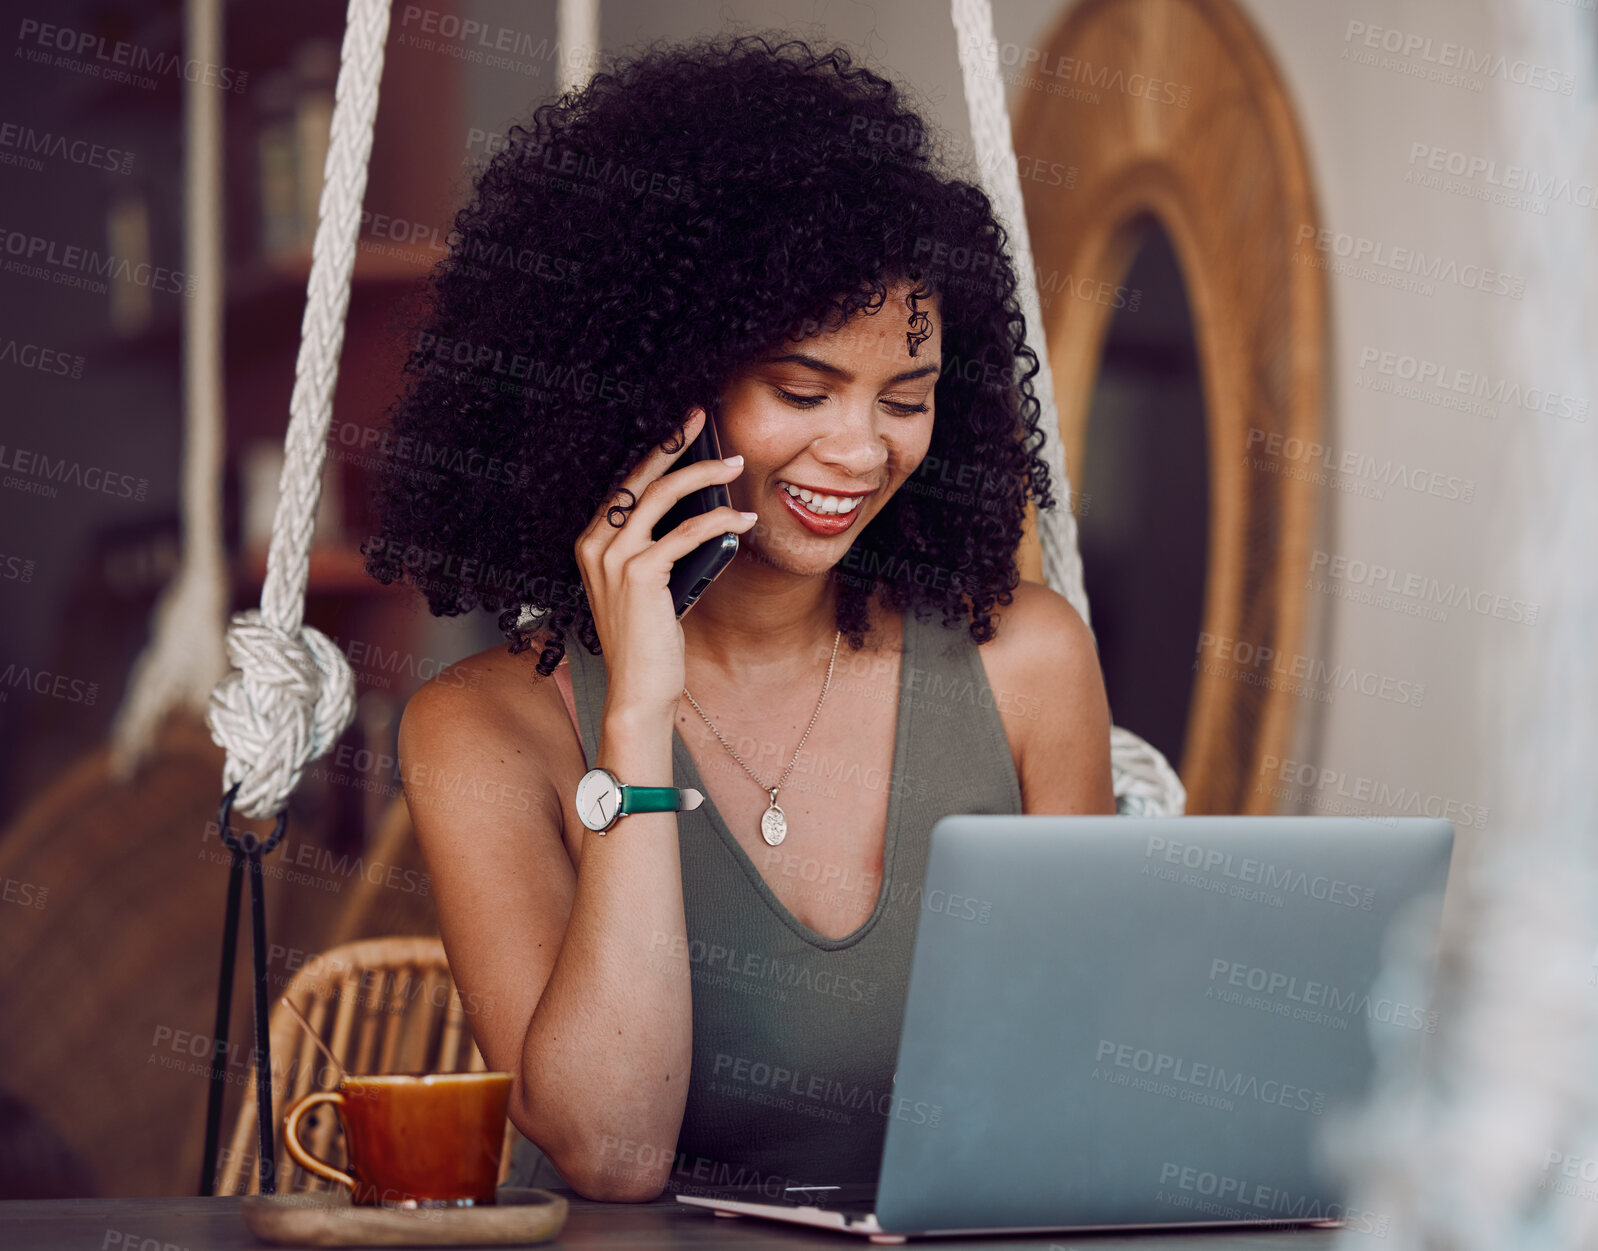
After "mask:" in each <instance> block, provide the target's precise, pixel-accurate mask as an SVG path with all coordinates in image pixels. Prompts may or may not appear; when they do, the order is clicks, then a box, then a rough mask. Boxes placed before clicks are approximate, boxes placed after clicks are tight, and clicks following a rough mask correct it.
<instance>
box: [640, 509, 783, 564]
mask: <svg viewBox="0 0 1598 1251" xmlns="http://www.w3.org/2000/svg"><path fill="white" fill-rule="evenodd" d="M759 519H760V518H759V517H758V516H757V515H756V514H755V513H744V512H739V511H738V510H737V509H736V508H713V509H711V510H710V511H709V512H708V513H700V514H699V515H698V516H697V517H690V518H688V520H687V521H685V522H683V523H682V524H681V525H679V526H676V527H675V528H673V529H672V531H671V532H670V533H669V534H664V535H662V536H661V537H660V538H659V539H657V540H656V541H655V542H654V543H652V544H650V546H649V548H648V555H649V556H650V557H651V558H654V559H660V560H662V561H664V562H665V563H666V565H668V566H670V565H674V564H676V563H677V562H678V561H679V560H681V559H682V558H683V557H684V556H686V555H688V553H689V552H691V551H693V550H694V548H696V547H698V546H699V545H700V544H701V543H705V542H708V541H709V540H711V539H713V538H715V537H716V536H717V535H721V534H728V533H732V534H742V533H743V532H744V531H746V530H748V529H750V528H751V527H752V526H753V525H754V524H755V522H756V521H758V520H759Z"/></svg>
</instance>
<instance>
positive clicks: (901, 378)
mask: <svg viewBox="0 0 1598 1251" xmlns="http://www.w3.org/2000/svg"><path fill="white" fill-rule="evenodd" d="M763 363H764V364H767V365H787V364H793V365H803V366H804V367H805V368H806V369H814V370H815V371H816V372H817V373H823V374H831V375H832V376H833V377H835V378H841V379H842V380H843V381H845V382H853V381H854V375H853V374H852V373H850V372H849V371H848V370H847V369H844V368H842V367H841V366H838V365H834V364H833V363H832V362H831V361H824V360H822V359H821V358H820V357H819V356H810V355H808V354H807V353H804V352H789V353H788V354H787V355H785V356H768V357H767V358H766V359H765V361H764V362H763ZM941 372H942V371H941V370H940V369H939V367H938V366H936V365H923V366H922V367H921V368H920V369H907V370H905V371H904V372H903V373H898V374H894V375H893V377H891V378H889V379H888V383H889V385H890V386H891V385H892V384H894V383H896V382H909V381H910V380H911V379H912V378H924V377H926V376H927V375H928V374H937V373H941Z"/></svg>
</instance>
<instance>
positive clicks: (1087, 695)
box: [978, 582, 1115, 814]
mask: <svg viewBox="0 0 1598 1251" xmlns="http://www.w3.org/2000/svg"><path fill="white" fill-rule="evenodd" d="M1014 596H1015V602H1014V603H1012V604H1011V605H1010V606H1009V607H1008V608H1003V609H1001V610H1000V617H999V626H998V632H997V633H996V635H995V636H994V638H993V640H992V641H991V642H990V643H987V644H985V645H984V646H983V647H982V648H981V649H980V651H979V652H978V654H979V655H980V656H981V657H982V660H983V665H984V667H985V669H986V672H987V676H988V685H989V686H990V687H991V688H992V690H993V697H994V701H995V703H996V704H997V705H998V708H999V717H1000V720H1001V721H1002V722H1003V724H1004V732H1005V737H1006V738H1007V739H1008V740H1009V742H1010V750H1011V754H1012V755H1013V756H1014V757H1015V762H1016V773H1017V775H1018V776H1019V777H1020V779H1021V800H1022V811H1023V812H1029V813H1031V812H1046V813H1086V814H1092V813H1105V814H1111V813H1114V811H1115V792H1114V789H1113V785H1112V782H1111V775H1110V709H1109V701H1108V699H1107V698H1106V696H1105V693H1104V678H1103V675H1102V673H1101V672H1100V670H1099V654H1098V648H1097V647H1096V645H1095V644H1094V641H1093V634H1092V632H1091V631H1090V630H1089V629H1088V627H1087V625H1086V623H1084V622H1083V620H1082V618H1081V616H1080V615H1079V614H1078V613H1077V611H1076V609H1074V608H1072V607H1071V604H1070V601H1068V600H1067V599H1066V598H1065V596H1063V595H1060V594H1059V593H1058V592H1055V591H1052V590H1050V589H1049V588H1048V587H1046V586H1042V585H1040V584H1039V583H1036V582H1022V583H1021V584H1020V585H1019V586H1017V587H1016V589H1015V592H1014Z"/></svg>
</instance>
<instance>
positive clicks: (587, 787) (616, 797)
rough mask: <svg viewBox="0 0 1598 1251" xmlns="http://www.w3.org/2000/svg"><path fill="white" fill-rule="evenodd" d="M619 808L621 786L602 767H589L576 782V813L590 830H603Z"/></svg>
mask: <svg viewBox="0 0 1598 1251" xmlns="http://www.w3.org/2000/svg"><path fill="white" fill-rule="evenodd" d="M620 809H621V787H619V786H618V785H616V779H615V778H613V777H611V776H610V774H608V773H606V772H605V771H604V770H603V769H590V770H589V771H588V772H587V773H585V774H583V777H582V781H580V782H578V783H577V815H578V817H579V818H580V819H581V820H582V823H583V824H584V825H586V826H587V827H588V828H589V829H591V830H603V829H605V828H606V827H607V826H609V825H610V823H611V822H612V821H613V820H615V819H616V813H617V812H618V811H619V810H620Z"/></svg>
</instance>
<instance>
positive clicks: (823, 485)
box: [716, 284, 942, 576]
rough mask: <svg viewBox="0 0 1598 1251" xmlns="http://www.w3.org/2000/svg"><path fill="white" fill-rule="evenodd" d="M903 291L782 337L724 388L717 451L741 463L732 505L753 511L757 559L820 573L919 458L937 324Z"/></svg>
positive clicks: (744, 544) (748, 544)
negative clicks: (832, 324)
mask: <svg viewBox="0 0 1598 1251" xmlns="http://www.w3.org/2000/svg"><path fill="white" fill-rule="evenodd" d="M911 290H912V288H911V286H909V285H908V284H899V285H897V286H890V287H889V288H888V298H887V299H886V300H884V301H883V303H882V305H881V306H880V307H879V308H877V309H876V310H875V311H874V312H861V313H858V314H856V315H855V316H854V317H851V318H850V319H849V320H848V322H846V323H845V324H844V325H843V326H841V327H839V328H838V329H836V330H830V331H826V332H823V333H821V334H818V335H815V336H813V337H811V338H808V339H805V340H803V341H802V342H800V343H793V342H791V341H784V342H783V343H782V344H780V345H779V346H778V347H776V348H774V349H773V350H772V351H771V352H770V353H768V354H767V355H766V356H765V357H764V358H763V359H761V360H757V361H755V362H753V363H752V364H750V365H748V366H747V367H745V368H744V369H743V370H741V371H740V372H739V373H738V374H737V375H735V376H734V377H733V378H732V379H731V380H730V381H729V383H728V384H727V386H726V387H725V388H723V391H722V407H721V413H720V416H719V419H718V421H717V426H716V429H717V433H718V435H719V437H720V440H721V451H722V455H723V456H731V455H733V454H735V453H741V454H742V455H743V457H744V469H743V472H742V473H741V474H739V475H738V477H737V478H735V479H734V480H733V481H732V483H731V484H730V485H729V488H728V489H729V490H730V492H731V494H732V503H733V507H734V508H739V509H743V510H745V511H748V512H754V513H759V514H760V520H759V521H758V522H757V523H756V524H755V526H754V528H753V529H751V530H749V531H748V532H747V533H745V534H744V535H743V536H742V537H741V538H740V540H739V542H740V545H741V548H742V549H743V550H744V551H746V552H747V553H748V555H750V556H751V557H753V558H755V559H757V560H759V561H760V562H761V563H763V564H768V565H772V566H775V567H777V568H779V569H783V570H785V571H787V572H790V573H795V574H800V575H808V576H814V575H817V574H821V573H825V572H826V571H827V570H829V569H831V568H832V567H833V566H834V565H836V564H837V563H838V562H839V561H840V560H842V559H843V556H844V553H845V552H847V551H848V550H849V546H850V544H852V543H853V542H854V540H855V538H856V537H857V536H858V535H859V534H860V532H861V530H862V529H864V527H865V526H866V525H867V524H868V523H869V522H870V521H871V519H872V518H873V517H874V516H876V515H877V514H878V513H879V512H881V511H882V510H883V509H884V508H886V507H887V505H888V501H889V500H890V499H892V498H893V493H894V492H895V491H897V490H898V489H899V487H900V486H901V485H902V484H903V482H904V480H905V479H906V478H907V477H909V476H910V474H912V473H914V472H915V469H916V467H917V466H918V465H919V464H920V463H921V460H922V458H923V457H924V456H925V455H926V454H927V448H928V446H929V445H930V444H931V442H932V420H933V389H934V386H935V384H936V383H937V380H938V369H939V362H940V361H941V359H942V322H941V320H940V318H939V315H938V309H937V301H936V300H927V299H921V300H919V301H918V309H913V308H912V307H911V305H910V303H909V300H908V295H909V293H910V291H911ZM917 311H919V314H920V316H918V317H916V319H915V320H914V322H912V320H911V315H912V313H913V312H917ZM912 343H914V345H915V355H913V356H912V355H911V354H910V347H911V344H912Z"/></svg>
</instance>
